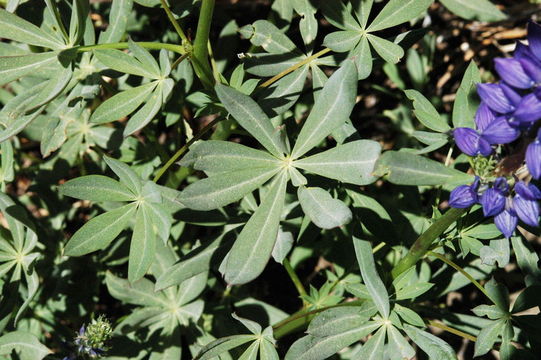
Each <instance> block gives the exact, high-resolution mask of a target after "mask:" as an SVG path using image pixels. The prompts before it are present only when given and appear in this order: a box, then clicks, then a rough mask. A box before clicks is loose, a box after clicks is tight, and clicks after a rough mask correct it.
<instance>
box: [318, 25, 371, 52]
mask: <svg viewBox="0 0 541 360" xmlns="http://www.w3.org/2000/svg"><path fill="white" fill-rule="evenodd" d="M361 37H363V34H362V33H361V32H360V31H358V30H343V31H336V32H333V33H330V34H329V35H327V36H325V39H324V40H323V46H326V47H328V48H329V49H331V50H332V51H336V52H346V51H350V50H351V49H353V48H354V47H355V45H357V44H358V43H359V41H360V40H361Z"/></svg>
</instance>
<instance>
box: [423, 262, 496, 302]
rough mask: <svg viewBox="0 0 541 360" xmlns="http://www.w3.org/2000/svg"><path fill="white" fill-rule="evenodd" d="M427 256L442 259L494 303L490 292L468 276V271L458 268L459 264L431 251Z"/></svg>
mask: <svg viewBox="0 0 541 360" xmlns="http://www.w3.org/2000/svg"><path fill="white" fill-rule="evenodd" d="M427 255H429V256H433V257H435V258H437V259H440V260H441V261H443V262H444V263H446V264H447V265H449V266H450V267H452V268H453V269H455V270H456V271H458V272H459V273H461V274H462V275H464V276H465V277H466V278H467V279H468V280H469V281H470V282H471V283H472V284H473V285H475V286H476V287H477V288H478V289H479V290H481V292H482V293H483V294H485V296H486V297H487V298H488V299H489V300H490V301H492V302H493V303H494V301H493V300H492V299H491V298H490V295H489V294H488V292H487V291H486V290H485V288H484V287H483V286H481V284H479V282H477V280H475V279H474V278H473V276H471V275H470V274H468V273H467V272H466V270H464V269H463V268H461V267H460V266H458V265H457V264H455V263H454V262H453V261H451V260H449V259H448V258H446V257H445V256H443V255H441V254H438V253H435V252H433V251H429V252H427Z"/></svg>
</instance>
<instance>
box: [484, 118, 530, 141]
mask: <svg viewBox="0 0 541 360" xmlns="http://www.w3.org/2000/svg"><path fill="white" fill-rule="evenodd" d="M519 136H520V131H518V130H517V129H515V128H513V127H511V126H509V123H508V122H507V118H505V117H504V116H499V117H497V118H496V120H494V121H493V122H491V123H490V124H489V125H488V127H487V128H486V129H485V130H484V131H483V133H482V134H481V137H482V138H483V139H485V140H486V141H488V142H489V143H490V144H492V145H494V144H508V143H510V142H513V141H515V140H516V139H518V137H519Z"/></svg>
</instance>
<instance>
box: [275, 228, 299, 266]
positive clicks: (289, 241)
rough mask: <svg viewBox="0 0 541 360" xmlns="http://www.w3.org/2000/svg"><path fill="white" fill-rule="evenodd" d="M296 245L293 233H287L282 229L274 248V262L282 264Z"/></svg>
mask: <svg viewBox="0 0 541 360" xmlns="http://www.w3.org/2000/svg"><path fill="white" fill-rule="evenodd" d="M294 243H295V239H293V234H292V233H290V232H285V231H282V229H279V230H278V236H277V237H276V243H275V244H274V247H273V248H272V258H273V259H274V261H276V262H277V263H280V264H282V263H283V261H284V259H285V258H286V256H287V254H289V252H290V251H291V249H292V248H293V244H294Z"/></svg>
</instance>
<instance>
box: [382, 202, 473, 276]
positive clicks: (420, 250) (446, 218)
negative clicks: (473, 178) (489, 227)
mask: <svg viewBox="0 0 541 360" xmlns="http://www.w3.org/2000/svg"><path fill="white" fill-rule="evenodd" d="M466 210H467V209H456V208H451V209H449V210H448V211H447V212H446V213H445V214H444V215H443V216H442V217H440V218H439V219H438V220H436V222H434V223H433V224H432V225H431V226H430V227H429V228H428V229H427V230H426V231H425V232H424V233H422V234H421V235H420V236H419V237H418V238H417V240H416V241H415V243H414V244H413V245H412V246H411V248H410V249H409V251H408V253H407V254H406V256H404V257H403V258H402V259H401V260H400V261H399V262H398V264H396V266H395V267H394V269H393V270H392V272H391V275H392V277H393V279H396V277H397V276H398V275H400V274H402V273H403V272H404V271H406V270H407V269H409V268H410V267H412V266H413V265H415V264H416V263H417V261H419V260H420V259H421V258H422V257H423V256H425V254H426V252H427V251H428V249H429V248H430V246H431V245H432V243H433V242H434V240H435V239H437V238H438V237H439V236H440V235H441V234H443V232H444V231H445V230H447V228H448V227H449V226H450V225H451V224H453V223H454V222H455V221H457V220H458V219H459V218H460V217H461V216H462V215H463V214H464V213H465V212H466Z"/></svg>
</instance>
